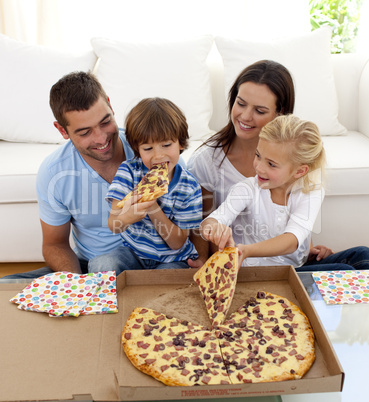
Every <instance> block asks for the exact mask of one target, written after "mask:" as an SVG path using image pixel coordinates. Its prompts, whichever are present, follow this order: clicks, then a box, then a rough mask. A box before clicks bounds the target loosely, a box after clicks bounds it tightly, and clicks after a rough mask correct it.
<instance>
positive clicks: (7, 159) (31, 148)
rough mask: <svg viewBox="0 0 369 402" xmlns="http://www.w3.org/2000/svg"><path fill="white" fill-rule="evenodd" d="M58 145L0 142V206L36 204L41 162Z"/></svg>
mask: <svg viewBox="0 0 369 402" xmlns="http://www.w3.org/2000/svg"><path fill="white" fill-rule="evenodd" d="M58 147H60V145H58V144H31V143H16V142H8V141H0V188H1V191H0V205H1V204H11V203H19V202H36V201H37V194H36V176H37V172H38V169H39V167H40V165H41V162H42V161H43V160H44V159H45V158H46V156H47V155H49V154H51V152H53V151H54V150H56V149H57V148H58Z"/></svg>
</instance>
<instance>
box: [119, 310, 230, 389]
mask: <svg viewBox="0 0 369 402" xmlns="http://www.w3.org/2000/svg"><path fill="white" fill-rule="evenodd" d="M122 344H123V349H124V352H125V354H126V356H127V357H128V359H129V360H130V361H131V363H132V364H133V365H134V366H135V367H136V368H137V369H139V370H140V371H142V372H143V373H145V374H148V375H150V376H152V377H154V378H155V379H157V380H158V381H161V382H163V383H164V384H166V385H183V386H186V385H187V386H192V385H207V384H230V380H229V378H228V374H227V370H226V369H225V367H224V364H223V360H222V355H221V351H220V348H219V344H218V342H217V339H216V336H215V334H214V333H212V332H211V331H209V330H208V329H207V328H205V327H203V326H200V325H195V324H191V323H190V322H188V321H182V320H179V319H177V318H174V317H170V316H167V315H165V314H162V313H158V312H156V311H154V310H152V309H149V308H142V307H138V308H135V309H134V310H133V312H132V313H131V315H130V317H129V318H128V320H127V322H126V325H125V327H124V329H123V332H122Z"/></svg>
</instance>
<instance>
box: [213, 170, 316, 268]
mask: <svg viewBox="0 0 369 402" xmlns="http://www.w3.org/2000/svg"><path fill="white" fill-rule="evenodd" d="M323 199H324V189H323V188H322V187H320V188H319V189H314V190H312V191H310V192H308V193H303V192H302V180H298V181H296V182H295V183H294V185H293V187H292V189H291V193H290V195H289V198H288V201H287V205H285V206H284V205H278V204H275V203H273V201H272V199H271V194H270V190H266V189H262V188H260V187H259V185H258V181H257V178H256V177H253V178H246V179H244V180H243V181H242V182H239V183H237V184H235V185H234V186H233V187H232V188H231V189H230V191H229V194H228V196H227V198H226V200H225V202H224V203H222V204H221V205H220V206H219V207H218V208H217V210H215V211H214V212H213V213H212V214H210V216H209V217H211V218H214V219H216V220H217V221H218V222H220V223H222V224H224V225H227V226H231V227H232V231H233V233H234V237H235V238H237V239H240V238H241V239H242V240H241V241H236V245H237V244H238V243H242V244H254V243H258V242H261V241H264V240H267V239H270V238H273V237H276V236H278V235H281V234H283V233H292V234H294V235H295V236H296V238H297V240H298V248H297V250H296V251H295V252H294V253H292V254H287V255H283V256H277V257H261V258H247V259H246V260H244V262H243V263H242V265H243V266H258V265H260V266H265V265H293V266H294V267H295V268H297V267H300V266H301V265H303V264H304V263H305V262H306V260H307V257H308V255H309V249H310V241H311V232H312V230H313V226H314V223H315V220H316V218H317V216H318V213H319V210H320V207H321V204H322V202H323ZM236 218H237V223H236Z"/></svg>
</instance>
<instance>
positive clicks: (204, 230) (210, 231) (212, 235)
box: [200, 218, 234, 251]
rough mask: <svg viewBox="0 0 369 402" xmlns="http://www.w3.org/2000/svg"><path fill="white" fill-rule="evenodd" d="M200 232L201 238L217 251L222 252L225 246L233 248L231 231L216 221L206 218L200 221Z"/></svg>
mask: <svg viewBox="0 0 369 402" xmlns="http://www.w3.org/2000/svg"><path fill="white" fill-rule="evenodd" d="M200 230H201V234H202V237H203V238H204V239H206V240H209V241H211V242H212V243H214V244H216V245H217V246H218V248H219V251H223V250H224V248H225V247H227V246H229V247H234V240H233V237H232V229H231V228H230V227H228V226H226V225H223V224H221V223H219V222H218V221H217V220H216V219H213V218H207V219H205V220H204V221H202V222H201V225H200Z"/></svg>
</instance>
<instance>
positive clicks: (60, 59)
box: [0, 35, 96, 143]
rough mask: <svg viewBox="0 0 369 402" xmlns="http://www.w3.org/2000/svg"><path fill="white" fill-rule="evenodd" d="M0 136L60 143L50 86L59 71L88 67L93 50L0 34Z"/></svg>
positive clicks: (0, 137)
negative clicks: (34, 42)
mask: <svg viewBox="0 0 369 402" xmlns="http://www.w3.org/2000/svg"><path fill="white" fill-rule="evenodd" d="M0 60H1V63H0V88H1V96H0V121H1V124H0V139H3V140H7V141H14V142H44V143H62V142H64V140H63V137H62V136H61V135H60V134H59V132H58V131H57V130H56V129H55V127H54V126H53V121H54V120H55V119H54V116H53V114H52V112H51V109H50V106H49V93H50V88H51V86H52V85H53V84H55V82H56V81H58V80H59V79H60V78H61V77H62V76H63V75H65V74H67V73H70V72H72V71H75V70H84V71H87V70H92V69H93V67H94V65H95V63H96V56H95V54H94V53H93V51H92V50H91V51H88V52H84V53H80V54H78V55H75V54H70V53H67V52H64V51H59V50H56V49H53V48H48V47H45V46H38V45H30V44H27V43H23V42H19V41H16V40H14V39H11V38H9V37H7V36H5V35H0Z"/></svg>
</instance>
